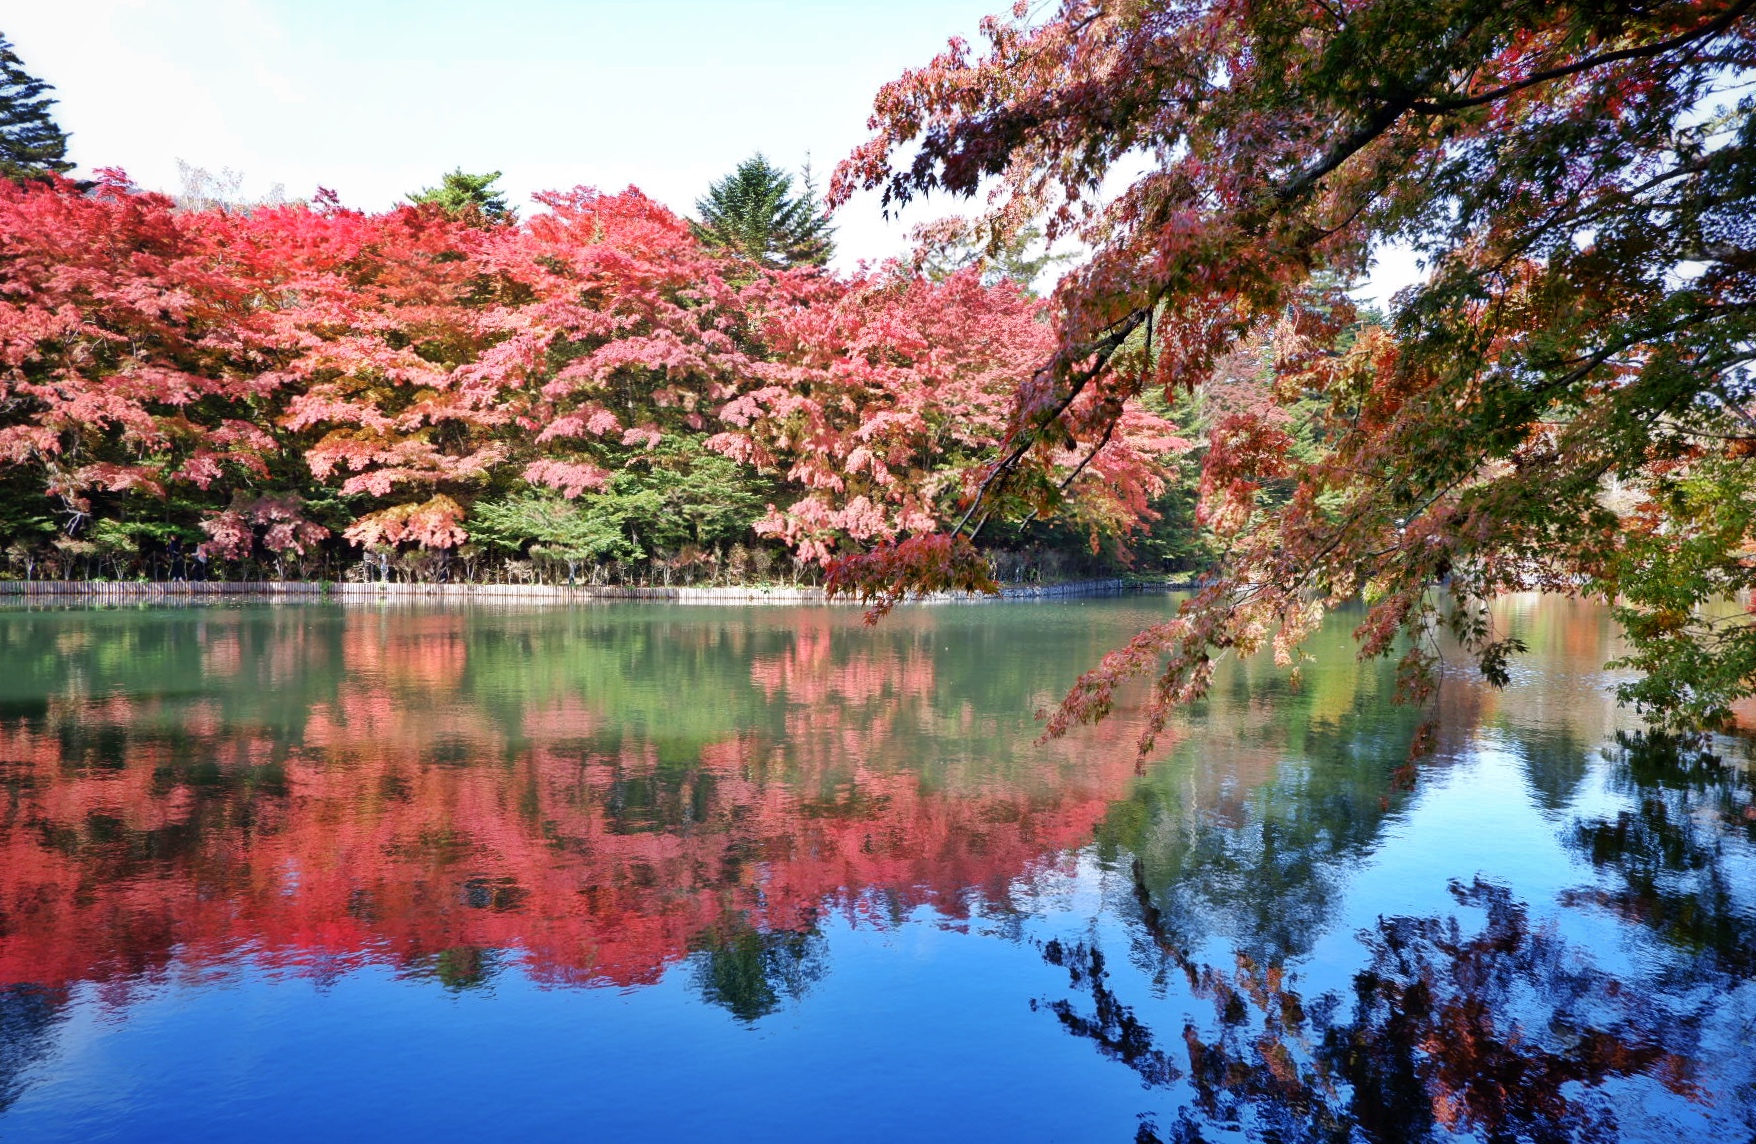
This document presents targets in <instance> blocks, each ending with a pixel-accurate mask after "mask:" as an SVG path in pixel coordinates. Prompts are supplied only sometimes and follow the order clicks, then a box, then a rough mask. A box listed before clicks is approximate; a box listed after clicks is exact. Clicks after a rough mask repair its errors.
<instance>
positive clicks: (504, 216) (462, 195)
mask: <svg viewBox="0 0 1756 1144" xmlns="http://www.w3.org/2000/svg"><path fill="white" fill-rule="evenodd" d="M499 178H500V172H499V171H489V172H487V173H486V174H481V175H469V174H465V173H464V170H463V168H462V167H459V168H458V169H457V170H455V171H451V172H449V173H447V174H446V175H445V176H444V177H443V178H442V179H440V181H439V185H438V186H437V187H424V188H422V189H421V190H419V191H416V192H415V193H414V194H412V195H410V196H409V202H411V203H437V204H438V205H439V206H440V207H441V208H442V209H443V210H444V211H445V213H447V214H452V215H461V214H466V213H469V212H475V213H476V214H478V215H480V216H481V217H482V219H484V220H485V221H487V222H505V221H507V220H508V219H510V218H511V217H512V208H510V207H508V206H507V205H506V195H505V193H504V192H503V191H499V190H496V189H495V187H494V184H495V183H496V182H497V181H499Z"/></svg>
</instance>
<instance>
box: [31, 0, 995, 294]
mask: <svg viewBox="0 0 1756 1144" xmlns="http://www.w3.org/2000/svg"><path fill="white" fill-rule="evenodd" d="M1004 6H1005V0H834V2H822V0H819V2H815V3H813V2H809V0H718V2H712V0H639V2H633V3H631V2H628V0H618V2H608V0H575V2H572V3H568V2H565V0H532V2H523V3H515V4H506V5H488V4H481V3H470V4H463V3H452V2H435V0H421V2H416V0H59V2H56V3H46V4H23V3H21V4H18V5H15V6H14V5H8V7H9V8H10V9H11V10H10V11H8V12H6V13H5V15H4V17H3V22H0V32H4V33H5V34H6V35H7V36H8V37H10V38H11V39H12V41H13V43H14V44H15V45H16V47H17V50H18V53H19V55H20V57H21V58H23V60H24V61H25V65H26V67H28V68H29V69H30V70H31V71H32V72H33V73H34V74H36V75H38V76H41V77H42V78H43V79H45V80H47V81H48V82H50V83H52V84H54V85H55V86H56V92H55V94H56V96H57V97H58V98H59V100H60V103H59V104H58V105H57V107H56V108H55V114H56V118H57V120H58V121H59V123H60V124H61V126H62V127H63V128H64V129H65V130H67V131H68V132H69V133H70V134H71V135H72V143H71V147H70V151H71V157H72V158H73V159H74V160H75V161H76V162H78V163H79V164H80V168H81V170H82V171H90V170H91V168H93V167H98V166H117V167H122V168H124V169H125V170H127V171H128V173H129V174H130V175H131V176H132V177H133V178H134V179H135V180H136V181H137V182H139V183H140V184H141V185H143V186H147V187H153V188H155V189H166V190H170V189H175V188H176V187H177V185H178V176H177V162H176V161H177V159H179V158H181V159H184V160H186V161H188V162H190V163H192V164H195V165H197V166H201V167H206V168H208V169H210V170H213V171H216V172H217V171H218V170H219V169H220V168H222V167H230V168H233V169H234V170H237V171H240V172H242V173H243V174H244V176H245V180H244V186H243V191H244V193H245V194H246V195H260V194H263V193H265V192H266V191H267V190H268V188H269V187H270V185H272V184H274V183H281V184H284V185H285V187H286V192H287V194H288V195H289V196H291V197H294V198H304V197H308V196H310V195H311V194H312V193H313V192H314V190H315V189H316V187H317V186H318V185H319V184H321V185H323V186H327V187H333V188H335V189H336V190H337V191H339V192H340V194H341V197H342V201H343V202H344V203H347V204H348V205H350V206H359V207H364V208H369V209H376V208H383V207H387V206H389V205H391V204H392V203H393V202H395V201H396V200H397V199H398V198H400V197H401V196H402V195H404V194H406V193H407V192H409V191H411V190H415V189H417V188H419V187H421V186H425V185H429V184H432V183H434V182H436V181H437V180H438V177H439V175H440V174H441V173H442V172H444V171H448V170H450V169H452V168H453V167H456V166H458V165H461V166H462V167H463V168H464V169H465V170H467V171H484V170H486V171H492V170H501V171H504V172H505V177H504V179H503V180H502V183H503V185H504V186H506V187H507V189H508V190H509V191H510V192H511V194H510V196H509V197H510V198H511V199H512V201H514V202H516V203H518V204H519V205H520V206H521V207H522V208H523V212H524V213H527V214H528V213H529V211H530V209H531V204H530V203H529V202H528V198H527V197H528V196H529V194H530V193H531V192H533V191H538V190H544V189H551V188H565V187H571V186H574V185H576V184H581V183H583V184H587V185H591V186H596V187H598V188H600V189H603V190H609V191H613V190H620V189H622V188H624V187H626V186H628V185H630V184H633V185H635V186H638V187H639V188H640V189H641V190H643V191H645V192H646V193H647V194H649V195H651V196H653V197H654V198H656V199H659V200H660V201H662V202H664V203H666V204H667V205H668V206H670V207H671V208H673V209H675V210H677V211H680V212H688V211H691V210H692V208H693V204H694V202H695V199H696V198H697V197H698V196H700V195H701V194H702V193H703V192H704V191H705V190H706V189H707V185H708V183H709V182H711V181H712V180H713V179H715V178H717V177H719V176H721V175H723V174H725V173H726V172H728V171H730V170H731V169H732V168H733V167H734V166H736V165H737V163H738V162H739V161H740V160H742V159H744V158H747V157H748V156H749V155H750V154H751V153H752V152H755V151H757V150H761V151H763V152H765V153H766V154H768V155H769V157H770V158H771V159H773V160H774V161H775V162H777V163H779V164H781V165H783V166H786V167H788V168H790V169H793V170H795V171H796V170H797V168H798V166H799V165H800V163H801V162H802V161H803V160H804V158H805V155H806V152H810V155H811V159H812V163H813V166H814V167H815V168H816V169H817V171H818V173H819V175H820V177H821V178H826V177H827V175H828V173H829V171H830V169H831V168H833V167H834V165H835V163H836V162H837V161H839V160H840V159H841V158H842V156H844V155H845V154H846V153H847V152H848V151H850V150H851V149H852V148H853V147H854V146H856V145H857V144H859V143H860V142H862V141H863V140H864V139H865V138H866V136H867V131H866V117H867V115H868V114H869V113H870V110H871V102H872V96H873V94H874V93H875V92H876V91H877V90H878V87H879V86H880V85H881V84H883V83H884V82H885V81H886V80H889V79H892V78H894V77H895V76H896V75H897V74H899V73H900V72H901V71H902V69H903V68H905V67H909V66H912V65H918V64H922V63H925V62H926V61H927V60H928V59H930V58H931V57H932V56H933V55H934V54H935V53H936V52H938V51H939V50H940V49H941V48H943V46H944V44H945V41H946V39H947V38H948V37H950V36H952V35H954V34H961V35H964V36H967V37H970V38H974V37H975V35H976V31H977V22H978V21H979V20H980V18H981V17H982V16H983V15H985V14H986V13H987V12H989V11H990V10H993V9H995V8H997V7H1004ZM952 210H953V206H952V204H949V203H936V204H931V205H930V206H929V207H928V209H927V210H925V211H920V212H916V213H920V214H921V215H922V216H923V217H934V216H937V215H940V214H947V213H952ZM836 221H837V225H838V228H839V229H838V234H837V238H838V240H839V243H840V249H841V255H840V257H839V258H838V259H837V262H838V264H841V265H844V266H847V267H851V266H852V265H853V264H854V263H855V262H857V261H858V260H860V259H879V258H883V257H887V256H890V255H892V254H896V253H898V252H899V251H900V250H901V248H902V247H903V246H904V234H905V232H906V230H907V227H908V226H909V225H912V223H913V222H914V221H916V220H914V219H913V218H912V217H911V218H910V219H908V220H904V222H902V223H893V224H888V225H887V224H886V223H885V222H884V220H883V219H882V217H880V214H879V211H878V207H877V204H876V201H875V200H871V199H864V198H863V199H861V200H856V201H855V202H854V203H852V204H850V205H849V206H848V207H847V208H846V209H844V210H843V211H842V212H840V214H839V216H838V218H837V220H836Z"/></svg>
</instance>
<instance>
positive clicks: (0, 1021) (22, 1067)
mask: <svg viewBox="0 0 1756 1144" xmlns="http://www.w3.org/2000/svg"><path fill="white" fill-rule="evenodd" d="M3 932H4V931H3V930H0V933H3ZM66 1004H67V998H66V997H65V996H63V995H60V994H58V993H57V992H56V991H54V990H50V989H44V988H42V987H40V986H36V985H9V986H5V987H3V988H0V1113H4V1112H5V1111H6V1109H7V1108H8V1107H10V1106H11V1105H12V1103H13V1102H14V1101H16V1100H17V1099H18V1098H19V1096H20V1095H22V1094H23V1092H24V1089H25V1085H26V1080H25V1075H24V1074H25V1071H26V1070H27V1069H29V1068H30V1067H31V1066H33V1065H36V1064H38V1063H40V1062H42V1061H43V1060H44V1059H45V1058H47V1057H48V1055H49V1051H50V1049H51V1047H52V1044H51V1038H52V1037H53V1034H54V1031H55V1026H56V1024H58V1023H59V1022H60V1020H61V1019H62V1016H63V1014H64V1010H65V1008H66Z"/></svg>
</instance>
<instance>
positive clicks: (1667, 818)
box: [1568, 735, 1756, 977]
mask: <svg viewBox="0 0 1756 1144" xmlns="http://www.w3.org/2000/svg"><path fill="white" fill-rule="evenodd" d="M1611 754H1612V759H1613V765H1614V769H1613V771H1612V782H1613V783H1614V784H1615V785H1616V786H1617V787H1618V788H1619V790H1620V791H1621V793H1623V794H1624V795H1625V796H1626V797H1627V798H1628V800H1629V803H1630V805H1629V806H1628V807H1627V808H1626V809H1624V810H1621V811H1620V812H1618V813H1617V814H1616V816H1615V817H1614V818H1612V819H1593V820H1587V821H1583V822H1580V823H1579V824H1578V825H1577V827H1576V830H1575V834H1574V838H1573V845H1574V848H1575V849H1576V850H1577V851H1578V852H1579V853H1580V854H1581V855H1583V856H1584V857H1586V858H1587V859H1589V860H1590V862H1591V863H1592V865H1593V866H1594V867H1596V868H1597V870H1598V872H1599V873H1600V874H1601V875H1602V876H1603V882H1602V883H1601V884H1600V885H1598V886H1592V887H1586V888H1582V889H1578V890H1574V891H1572V892H1571V893H1570V894H1569V895H1568V898H1569V900H1570V901H1571V902H1573V903H1575V904H1580V905H1591V906H1596V907H1599V908H1603V909H1607V910H1611V911H1613V912H1614V913H1615V914H1616V915H1617V916H1619V917H1622V918H1625V919H1627V920H1628V921H1630V922H1634V923H1636V924H1638V925H1641V926H1644V927H1647V928H1649V929H1651V930H1652V931H1654V932H1655V933H1656V934H1657V935H1658V936H1659V937H1661V938H1662V939H1663V940H1664V941H1665V942H1666V943H1668V944H1670V945H1672V946H1675V947H1677V948H1678V949H1680V950H1682V951H1684V952H1686V953H1688V954H1690V955H1692V956H1694V957H1696V958H1698V959H1706V961H1707V962H1708V963H1709V964H1711V965H1713V966H1715V967H1716V968H1717V969H1719V970H1720V971H1722V972H1725V973H1729V974H1735V975H1737V976H1739V977H1748V976H1751V975H1753V974H1756V884H1753V883H1752V881H1751V875H1752V874H1756V779H1753V778H1752V775H1751V772H1750V770H1749V768H1748V766H1744V765H1738V764H1735V763H1730V762H1727V761H1726V760H1725V759H1723V758H1721V757H1720V756H1719V755H1717V754H1715V753H1713V752H1712V751H1710V750H1707V749H1706V748H1704V747H1703V746H1702V745H1701V744H1699V743H1697V742H1694V741H1692V740H1687V739H1676V738H1673V737H1670V736H1666V735H1623V736H1621V737H1620V739H1619V742H1618V745H1617V748H1616V750H1614V751H1613V752H1611Z"/></svg>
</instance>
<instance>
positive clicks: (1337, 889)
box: [1098, 617, 1420, 964]
mask: <svg viewBox="0 0 1756 1144" xmlns="http://www.w3.org/2000/svg"><path fill="white" fill-rule="evenodd" d="M1339 619H1340V618H1339V617H1338V620H1339ZM1346 638H1347V637H1346V627H1345V624H1344V623H1342V622H1335V623H1331V624H1330V625H1329V626H1328V627H1326V628H1325V630H1324V631H1323V632H1322V633H1320V634H1319V635H1318V636H1316V637H1314V639H1313V641H1312V649H1313V652H1314V654H1315V655H1316V657H1317V658H1316V660H1315V662H1313V663H1309V664H1306V665H1304V668H1303V669H1302V671H1301V673H1300V678H1299V679H1298V682H1297V683H1296V684H1295V683H1294V682H1293V679H1292V677H1291V676H1290V673H1288V672H1287V671H1285V670H1282V669H1277V668H1275V667H1274V666H1273V665H1272V663H1269V662H1267V661H1266V658H1265V657H1264V658H1258V659H1255V660H1251V661H1248V662H1246V663H1242V664H1239V663H1231V664H1229V665H1227V667H1226V668H1225V670H1223V671H1222V672H1221V673H1220V675H1219V677H1218V678H1217V680H1216V682H1215V684H1214V687H1213V690H1212V692H1211V694H1210V696H1209V698H1208V699H1207V700H1206V701H1204V702H1203V703H1202V704H1201V705H1200V706H1199V707H1198V708H1197V709H1196V710H1195V711H1193V712H1192V713H1191V715H1190V723H1189V728H1188V730H1187V731H1185V732H1184V733H1183V741H1182V742H1181V743H1180V744H1179V745H1178V746H1176V747H1175V748H1174V749H1172V751H1171V752H1170V753H1169V758H1168V759H1167V760H1166V762H1165V763H1164V764H1162V765H1159V766H1156V767H1154V768H1152V770H1151V771H1150V773H1148V774H1147V775H1146V776H1145V777H1143V778H1142V779H1141V781H1140V782H1139V783H1137V784H1136V787H1135V789H1134V791H1133V793H1132V795H1131V796H1130V798H1128V799H1127V800H1126V801H1124V802H1122V803H1119V804H1117V805H1116V806H1115V807H1113V808H1112V809H1111V811H1110V814H1109V815H1108V817H1107V818H1106V819H1105V821H1104V824H1103V825H1102V826H1101V827H1100V828H1099V831H1098V846H1099V852H1100V854H1102V855H1104V856H1105V857H1106V858H1109V859H1110V860H1112V861H1120V860H1123V859H1124V858H1125V856H1126V855H1130V854H1132V855H1134V856H1135V861H1136V862H1137V863H1138V866H1139V869H1140V872H1141V878H1142V883H1143V885H1144V886H1145V887H1146V888H1147V892H1148V893H1149V894H1150V897H1151V904H1152V908H1153V909H1154V910H1155V911H1156V913H1157V916H1158V917H1159V918H1160V924H1161V925H1162V926H1164V927H1165V928H1166V929H1167V930H1168V931H1169V932H1170V933H1171V934H1172V935H1173V936H1174V940H1175V941H1176V942H1177V943H1178V944H1179V945H1180V946H1181V947H1182V948H1195V947H1197V946H1199V945H1201V944H1202V943H1203V942H1205V941H1207V940H1209V939H1212V938H1215V937H1221V938H1224V939H1226V940H1227V941H1229V942H1231V943H1233V944H1234V945H1235V946H1236V947H1237V948H1238V949H1240V950H1243V951H1245V952H1247V953H1249V954H1250V956H1252V957H1255V958H1258V959H1260V960H1263V961H1265V962H1271V963H1275V964H1279V963H1280V962H1282V961H1284V960H1286V959H1287V958H1289V957H1295V956H1298V955H1299V954H1302V953H1304V952H1306V951H1308V950H1309V948H1310V946H1311V943H1312V942H1313V941H1314V940H1315V939H1316V937H1317V936H1318V935H1319V934H1321V933H1322V932H1323V931H1324V930H1325V929H1326V928H1327V926H1328V924H1329V922H1330V920H1331V919H1330V915H1331V912H1332V910H1333V908H1334V906H1335V904H1336V903H1337V901H1338V900H1339V898H1340V896H1341V893H1342V890H1343V888H1344V880H1345V877H1346V875H1347V872H1348V870H1349V869H1350V867H1351V866H1352V865H1353V863H1355V862H1356V861H1358V860H1359V858H1360V857H1361V856H1363V855H1364V854H1366V853H1368V852H1369V851H1370V850H1371V848H1372V846H1373V845H1374V844H1375V843H1376V841H1377V839H1378V837H1379V834H1380V833H1381V831H1382V830H1383V828H1384V825H1385V822H1386V820H1387V819H1388V818H1390V817H1391V816H1392V815H1394V814H1395V813H1396V811H1397V810H1398V808H1400V807H1401V806H1402V804H1403V803H1404V802H1405V801H1406V799H1407V789H1406V788H1407V774H1406V771H1405V767H1406V765H1407V760H1408V752H1409V746H1410V743H1411V741H1412V740H1413V738H1414V735H1415V730H1416V725H1417V723H1418V722H1419V720H1420V715H1419V713H1418V712H1416V711H1412V710H1410V709H1408V708H1406V707H1400V706H1397V705H1394V704H1392V703H1390V702H1389V697H1390V695H1391V694H1392V692H1393V691H1394V688H1395V678H1394V671H1393V669H1392V668H1391V667H1390V666H1389V665H1387V664H1383V663H1382V662H1374V663H1372V664H1370V665H1367V666H1364V667H1361V666H1359V665H1356V664H1354V663H1352V662H1350V661H1349V658H1348V655H1347V649H1346V648H1345V647H1344V646H1341V644H1342V641H1344V640H1345V639H1346Z"/></svg>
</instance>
